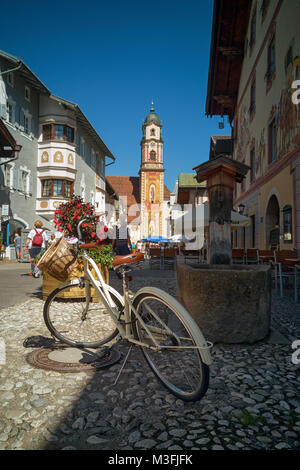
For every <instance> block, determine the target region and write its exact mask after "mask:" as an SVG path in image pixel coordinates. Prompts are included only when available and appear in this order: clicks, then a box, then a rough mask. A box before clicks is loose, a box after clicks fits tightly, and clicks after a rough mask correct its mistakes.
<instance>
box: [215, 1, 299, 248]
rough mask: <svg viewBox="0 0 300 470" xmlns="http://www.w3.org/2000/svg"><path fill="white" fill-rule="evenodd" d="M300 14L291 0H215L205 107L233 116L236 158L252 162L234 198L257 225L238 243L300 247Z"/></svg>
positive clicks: (239, 237)
mask: <svg viewBox="0 0 300 470" xmlns="http://www.w3.org/2000/svg"><path fill="white" fill-rule="evenodd" d="M299 17H300V4H299V2H291V1H289V0H254V1H251V0H239V2H234V1H233V0H215V3H214V19H213V28H212V47H211V57H210V71H209V82H208V89H207V102H206V114H207V115H210V116H212V115H221V116H224V115H227V116H228V119H229V122H230V124H231V126H232V139H233V158H234V159H236V160H238V161H240V162H243V163H245V164H246V165H248V166H249V167H250V169H249V172H248V174H247V176H246V178H245V179H244V180H243V182H242V183H241V184H240V183H238V184H236V190H235V198H234V204H235V208H236V209H238V208H239V207H240V209H242V208H243V212H244V214H245V215H248V216H249V217H250V219H251V225H250V226H248V227H247V228H245V229H241V230H237V231H236V232H235V235H234V237H233V246H235V247H245V248H252V247H253V248H260V249H269V248H271V247H273V246H276V247H278V248H279V249H292V248H297V249H298V250H299V249H300V217H299V215H300V198H299V193H300V191H299V184H300V180H299V176H300V169H299V165H300V120H299V119H300V105H298V104H294V103H293V99H292V96H293V93H294V92H295V89H294V88H293V85H294V82H295V81H296V80H299V78H300V59H299V58H300V30H299ZM224 76H226V77H227V80H226V81H224V80H223V77H224ZM275 228H276V230H277V232H278V233H279V236H278V238H277V240H276V243H275V242H274V239H272V240H271V230H272V229H275ZM278 229H279V230H278Z"/></svg>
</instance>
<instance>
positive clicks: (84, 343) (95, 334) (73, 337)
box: [44, 284, 122, 348]
mask: <svg viewBox="0 0 300 470" xmlns="http://www.w3.org/2000/svg"><path fill="white" fill-rule="evenodd" d="M107 289H108V290H109V291H110V295H111V298H112V301H113V303H114V304H115V306H116V307H117V308H118V310H119V311H120V312H121V311H122V304H121V302H120V300H119V299H118V298H117V297H116V295H114V294H113V292H112V290H113V289H112V288H111V287H110V286H107ZM82 291H83V292H84V289H83V290H82ZM44 321H45V324H46V326H47V328H48V330H49V331H50V333H51V334H52V335H53V336H54V337H55V338H57V339H58V340H60V341H61V342H63V343H65V344H68V345H70V346H75V347H86V348H97V347H99V346H102V345H103V344H106V343H108V342H109V341H111V340H112V339H114V338H115V336H116V335H117V334H118V329H116V326H115V323H114V321H113V320H112V318H111V315H110V313H109V311H108V309H107V308H106V307H105V305H104V303H103V301H102V300H101V299H100V297H99V296H96V297H95V298H90V299H87V297H86V296H83V297H81V298H78V284H69V285H67V286H65V287H62V288H58V289H55V290H54V291H53V292H52V293H51V294H50V295H49V297H48V298H47V300H46V302H45V305H44Z"/></svg>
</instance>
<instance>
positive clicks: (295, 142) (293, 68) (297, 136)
mask: <svg viewBox="0 0 300 470" xmlns="http://www.w3.org/2000/svg"><path fill="white" fill-rule="evenodd" d="M299 63H300V59H299V57H296V58H295V59H294V61H293V63H291V64H289V66H288V67H287V74H286V86H285V88H284V90H282V93H281V97H280V101H279V103H278V105H277V107H276V123H277V158H278V159H280V158H282V157H283V156H284V155H286V154H287V153H289V152H292V151H293V150H295V149H296V148H297V147H299V146H300V109H299V106H298V105H295V104H293V102H292V94H293V89H292V83H293V81H294V80H296V79H297V76H298V73H299V72H298V70H299Z"/></svg>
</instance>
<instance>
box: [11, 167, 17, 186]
mask: <svg viewBox="0 0 300 470" xmlns="http://www.w3.org/2000/svg"><path fill="white" fill-rule="evenodd" d="M12 174H13V188H14V189H17V187H18V170H17V168H16V167H14V168H13V169H12Z"/></svg>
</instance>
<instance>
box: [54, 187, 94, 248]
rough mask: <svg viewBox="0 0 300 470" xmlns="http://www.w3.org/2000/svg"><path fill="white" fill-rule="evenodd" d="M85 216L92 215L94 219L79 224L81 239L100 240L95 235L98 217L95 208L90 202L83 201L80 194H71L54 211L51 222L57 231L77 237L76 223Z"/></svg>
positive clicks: (87, 240) (86, 240)
mask: <svg viewBox="0 0 300 470" xmlns="http://www.w3.org/2000/svg"><path fill="white" fill-rule="evenodd" d="M86 216H93V217H95V219H94V220H91V221H88V222H84V223H83V224H82V225H81V233H82V239H83V240H84V241H85V242H90V241H95V242H101V240H99V239H98V237H97V236H96V230H97V223H98V219H97V218H96V216H95V208H94V206H93V205H92V204H90V203H85V202H84V201H83V199H82V198H81V197H80V196H73V197H72V199H71V200H70V201H68V202H64V203H62V204H61V205H60V206H59V207H58V209H57V210H56V211H55V213H54V221H53V222H54V225H55V227H56V228H57V230H58V231H59V232H64V233H65V235H67V236H68V237H77V238H78V233H77V225H78V223H79V222H80V220H82V219H84V217H86Z"/></svg>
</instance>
